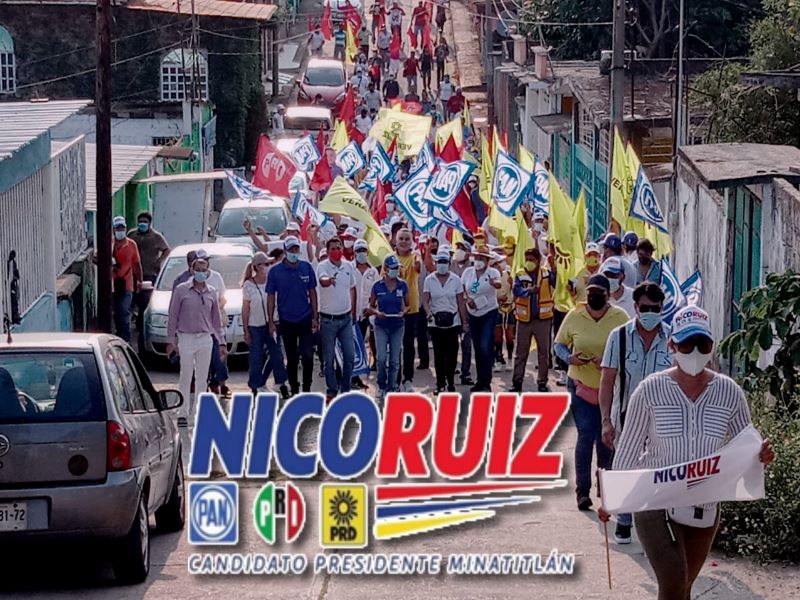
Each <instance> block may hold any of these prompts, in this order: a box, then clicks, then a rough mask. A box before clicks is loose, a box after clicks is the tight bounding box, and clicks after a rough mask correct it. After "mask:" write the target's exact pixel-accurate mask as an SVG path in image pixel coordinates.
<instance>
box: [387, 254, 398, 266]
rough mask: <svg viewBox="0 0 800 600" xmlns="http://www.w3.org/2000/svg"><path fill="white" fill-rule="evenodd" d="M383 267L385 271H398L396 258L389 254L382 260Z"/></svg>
mask: <svg viewBox="0 0 800 600" xmlns="http://www.w3.org/2000/svg"><path fill="white" fill-rule="evenodd" d="M383 266H385V267H386V268H387V269H399V268H400V261H399V260H397V257H396V256H395V255H394V254H390V255H389V256H387V257H386V258H384V259H383Z"/></svg>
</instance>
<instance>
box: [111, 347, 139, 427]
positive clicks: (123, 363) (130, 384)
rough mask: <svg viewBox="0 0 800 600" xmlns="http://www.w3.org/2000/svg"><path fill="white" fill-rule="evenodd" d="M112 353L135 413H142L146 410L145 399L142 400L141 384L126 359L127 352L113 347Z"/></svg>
mask: <svg viewBox="0 0 800 600" xmlns="http://www.w3.org/2000/svg"><path fill="white" fill-rule="evenodd" d="M111 351H112V352H113V353H114V359H115V362H116V363H117V367H118V368H119V372H120V375H121V376H122V381H123V382H124V385H125V389H126V390H127V392H128V400H129V401H130V407H131V409H132V410H133V412H142V411H144V410H145V405H144V398H142V390H141V388H140V387H139V382H138V381H137V380H136V375H134V374H133V368H132V367H131V365H130V363H129V362H128V359H127V358H126V357H125V352H124V351H123V350H122V348H120V347H119V346H112V348H111Z"/></svg>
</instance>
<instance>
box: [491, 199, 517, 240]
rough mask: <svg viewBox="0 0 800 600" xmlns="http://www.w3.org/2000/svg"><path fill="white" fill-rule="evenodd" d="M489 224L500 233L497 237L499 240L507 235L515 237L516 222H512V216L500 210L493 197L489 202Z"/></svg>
mask: <svg viewBox="0 0 800 600" xmlns="http://www.w3.org/2000/svg"><path fill="white" fill-rule="evenodd" d="M523 222H524V219H523ZM489 225H490V226H491V227H494V228H495V229H496V230H497V232H498V233H499V234H500V236H498V237H499V238H500V239H501V240H504V239H506V238H507V237H513V238H516V237H517V224H516V223H515V222H514V219H513V218H511V217H508V216H506V215H504V214H503V213H502V212H500V209H499V208H497V204H496V203H495V201H494V198H492V201H491V203H490V204H489Z"/></svg>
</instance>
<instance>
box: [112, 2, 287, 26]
mask: <svg viewBox="0 0 800 600" xmlns="http://www.w3.org/2000/svg"><path fill="white" fill-rule="evenodd" d="M179 6H180V8H179ZM125 7H126V8H130V9H132V10H149V11H155V12H168V13H175V14H181V15H191V14H192V4H191V2H188V0H184V1H183V2H178V1H177V0H128V2H127V3H126V4H125ZM194 8H195V12H196V13H197V14H198V15H200V16H206V17H230V18H233V19H252V20H255V21H269V20H270V19H272V16H273V15H274V14H275V11H276V10H278V7H277V6H275V5H274V4H250V3H247V2H231V1H230V0H195V3H194Z"/></svg>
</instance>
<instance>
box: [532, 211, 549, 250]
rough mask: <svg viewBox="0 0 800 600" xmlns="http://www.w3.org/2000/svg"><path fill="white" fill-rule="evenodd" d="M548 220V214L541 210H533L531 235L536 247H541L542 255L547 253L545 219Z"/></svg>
mask: <svg viewBox="0 0 800 600" xmlns="http://www.w3.org/2000/svg"><path fill="white" fill-rule="evenodd" d="M546 220H547V215H546V214H544V212H542V211H541V210H534V211H533V227H531V235H532V236H533V241H534V242H536V247H537V248H539V253H540V254H541V255H542V256H546V255H547V250H548V248H547V227H546V226H545V221H546Z"/></svg>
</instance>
